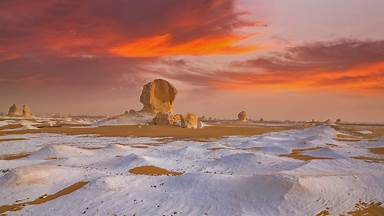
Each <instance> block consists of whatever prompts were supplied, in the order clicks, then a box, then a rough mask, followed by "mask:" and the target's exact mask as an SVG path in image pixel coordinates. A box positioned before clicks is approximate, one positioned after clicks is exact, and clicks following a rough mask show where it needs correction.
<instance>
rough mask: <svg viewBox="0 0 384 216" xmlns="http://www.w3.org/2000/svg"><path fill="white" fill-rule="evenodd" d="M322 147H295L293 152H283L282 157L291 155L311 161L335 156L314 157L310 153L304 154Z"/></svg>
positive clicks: (290, 156) (294, 157)
mask: <svg viewBox="0 0 384 216" xmlns="http://www.w3.org/2000/svg"><path fill="white" fill-rule="evenodd" d="M319 149H320V147H314V148H302V149H293V150H292V152H291V153H289V154H281V155H280V156H282V157H289V158H293V159H296V160H302V161H310V160H331V159H333V158H330V157H314V156H309V155H304V154H303V153H305V152H306V151H313V150H319Z"/></svg>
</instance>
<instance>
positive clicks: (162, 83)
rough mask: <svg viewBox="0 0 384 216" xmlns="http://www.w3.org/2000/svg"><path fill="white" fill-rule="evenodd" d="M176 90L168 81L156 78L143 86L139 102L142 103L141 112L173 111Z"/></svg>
mask: <svg viewBox="0 0 384 216" xmlns="http://www.w3.org/2000/svg"><path fill="white" fill-rule="evenodd" d="M176 94H177V90H176V88H175V87H173V86H172V85H171V84H170V83H169V82H168V81H166V80H163V79H156V80H154V81H152V82H150V83H147V84H145V85H144V86H143V91H142V93H141V96H140V102H141V103H142V104H143V106H144V107H143V109H142V110H141V111H142V112H148V113H158V112H169V113H171V112H172V111H173V107H172V105H173V102H174V100H175V98H176Z"/></svg>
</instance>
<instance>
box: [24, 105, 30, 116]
mask: <svg viewBox="0 0 384 216" xmlns="http://www.w3.org/2000/svg"><path fill="white" fill-rule="evenodd" d="M23 116H24V117H31V116H32V113H31V108H30V107H29V106H28V105H27V104H24V105H23Z"/></svg>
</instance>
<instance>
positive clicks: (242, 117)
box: [237, 111, 248, 122]
mask: <svg viewBox="0 0 384 216" xmlns="http://www.w3.org/2000/svg"><path fill="white" fill-rule="evenodd" d="M237 118H238V119H239V121H242V122H246V121H248V118H247V113H246V112H245V111H241V112H240V113H239V114H238V115H237Z"/></svg>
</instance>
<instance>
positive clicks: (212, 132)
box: [0, 125, 293, 141]
mask: <svg viewBox="0 0 384 216" xmlns="http://www.w3.org/2000/svg"><path fill="white" fill-rule="evenodd" d="M288 129H293V128H292V127H274V128H272V127H256V126H249V127H237V126H210V127H205V128H201V129H188V128H180V127H173V126H156V125H144V126H142V127H141V128H139V127H137V125H119V126H103V127H97V128H70V127H49V128H41V129H36V130H21V131H0V135H7V134H25V133H62V134H69V135H82V134H96V135H99V136H107V137H111V136H112V137H113V136H115V137H128V136H135V137H173V138H181V139H193V140H201V141H206V139H212V138H221V137H224V136H236V135H237V136H252V135H260V134H263V133H267V132H274V131H282V130H288Z"/></svg>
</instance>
